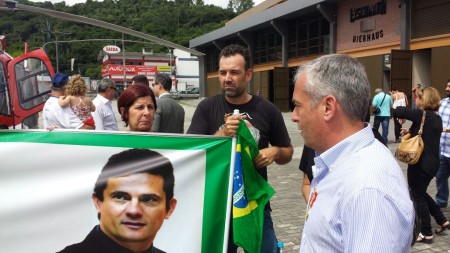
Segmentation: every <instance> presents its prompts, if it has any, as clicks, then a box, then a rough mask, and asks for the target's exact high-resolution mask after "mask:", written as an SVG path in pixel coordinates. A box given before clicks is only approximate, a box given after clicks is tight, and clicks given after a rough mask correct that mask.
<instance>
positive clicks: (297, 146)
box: [113, 99, 450, 253]
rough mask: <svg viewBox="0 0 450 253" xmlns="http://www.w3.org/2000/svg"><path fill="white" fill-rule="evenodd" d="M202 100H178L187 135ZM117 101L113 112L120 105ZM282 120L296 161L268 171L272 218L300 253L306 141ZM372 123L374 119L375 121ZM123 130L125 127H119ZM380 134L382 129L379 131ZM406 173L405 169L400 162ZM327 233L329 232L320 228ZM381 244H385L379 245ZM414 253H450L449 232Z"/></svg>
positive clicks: (392, 145) (287, 245)
mask: <svg viewBox="0 0 450 253" xmlns="http://www.w3.org/2000/svg"><path fill="white" fill-rule="evenodd" d="M199 101H201V99H190V100H179V103H180V104H181V105H183V107H184V108H185V112H186V117H185V131H186V130H187V129H188V127H189V125H190V122H191V120H192V114H193V113H194V110H195V108H196V106H197V104H198V102H199ZM115 102H116V101H114V105H113V108H114V109H116V108H117V105H116V104H115ZM283 117H284V119H285V122H286V126H287V128H288V132H289V135H290V137H291V140H292V144H293V146H294V157H293V159H292V161H291V162H290V163H289V164H287V165H283V166H278V165H271V166H270V167H269V170H268V171H269V183H270V184H271V185H272V186H273V187H274V188H275V190H276V192H277V193H276V195H275V196H274V197H272V199H271V203H272V208H273V211H272V217H273V222H274V227H275V231H276V234H277V237H278V239H279V240H281V241H283V242H284V245H285V248H284V251H283V253H290V252H298V250H299V248H300V246H299V245H300V238H301V232H302V230H303V225H304V217H305V207H306V203H305V201H304V200H303V197H302V195H301V185H302V179H303V174H302V172H301V171H299V170H298V165H299V162H300V156H301V153H302V147H303V139H302V137H300V134H299V132H298V130H297V126H296V125H295V124H294V123H293V122H292V121H291V120H290V113H283ZM117 120H118V121H120V115H119V114H117ZM371 122H373V119H372V121H371ZM119 125H120V128H121V129H122V130H126V128H124V127H123V123H122V122H120V123H119ZM393 125H394V124H393V123H392V121H391V124H390V130H389V143H388V147H389V149H390V150H391V151H392V153H394V152H395V149H396V148H397V146H398V144H396V143H393V140H394V129H393ZM380 131H381V128H380ZM399 164H400V166H401V167H402V169H403V172H404V173H406V165H405V164H404V163H401V162H399ZM428 192H429V193H430V195H431V196H432V197H433V198H434V195H435V194H436V187H435V181H434V180H433V181H432V182H431V184H430V186H429V188H428ZM442 210H443V211H444V215H445V216H446V217H447V218H449V219H450V208H445V209H442ZM432 226H433V228H435V227H436V226H437V224H436V223H435V222H434V221H432ZM318 229H326V228H318ZM380 243H382V242H380ZM411 252H448V253H450V231H449V230H447V232H444V233H443V235H435V237H434V242H433V243H432V244H416V245H415V246H414V247H413V248H412V249H411Z"/></svg>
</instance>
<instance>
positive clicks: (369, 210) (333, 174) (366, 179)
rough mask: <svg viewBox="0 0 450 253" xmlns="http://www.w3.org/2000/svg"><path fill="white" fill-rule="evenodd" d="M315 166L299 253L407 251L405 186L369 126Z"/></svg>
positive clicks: (409, 221) (410, 215)
mask: <svg viewBox="0 0 450 253" xmlns="http://www.w3.org/2000/svg"><path fill="white" fill-rule="evenodd" d="M314 162H315V167H316V168H315V177H314V179H313V181H312V182H311V192H310V198H309V199H310V200H309V203H308V209H309V212H308V211H307V220H306V222H305V226H304V229H303V234H302V241H301V247H300V252H308V253H310V252H320V253H323V252H358V253H361V252H363V253H364V252H377V253H382V252H392V253H394V252H395V253H401V252H410V245H411V240H412V232H413V225H414V208H413V203H412V201H411V200H410V196H409V192H408V186H407V184H406V180H405V177H404V175H403V173H402V170H401V169H400V166H399V165H398V163H397V161H395V160H394V157H393V156H392V154H391V152H390V151H389V149H388V148H386V147H385V146H384V145H383V144H381V143H380V142H379V141H376V140H375V138H374V136H373V133H372V129H371V128H370V126H369V125H367V126H366V127H365V128H364V129H362V130H361V131H359V132H357V133H355V134H353V135H351V136H350V137H348V138H346V139H344V140H343V141H341V142H339V143H338V144H336V145H335V146H333V147H332V148H330V149H328V150H327V151H325V152H324V153H322V154H318V156H316V157H315V158H314Z"/></svg>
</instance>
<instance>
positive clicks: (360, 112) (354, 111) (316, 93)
mask: <svg viewBox="0 0 450 253" xmlns="http://www.w3.org/2000/svg"><path fill="white" fill-rule="evenodd" d="M302 75H305V79H306V83H305V91H306V93H307V94H308V96H309V98H310V99H311V106H312V107H316V106H317V105H318V104H319V102H320V101H321V100H322V99H323V98H324V97H325V96H328V95H332V96H334V97H335V98H336V100H337V101H338V103H339V104H340V105H341V106H342V110H343V111H344V113H345V114H346V115H347V116H348V117H349V118H351V119H353V120H362V121H364V118H365V116H366V113H367V110H368V107H369V97H370V85H369V81H368V79H367V75H366V71H365V69H364V66H363V65H362V64H361V63H360V62H358V61H357V60H356V59H354V58H352V57H350V56H348V55H343V54H329V55H324V56H322V57H319V58H317V59H315V60H313V61H310V62H308V63H306V64H304V65H301V66H300V67H299V68H298V71H297V73H296V74H295V77H294V82H295V81H297V79H299V78H300V76H302Z"/></svg>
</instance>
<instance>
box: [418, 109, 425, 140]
mask: <svg viewBox="0 0 450 253" xmlns="http://www.w3.org/2000/svg"><path fill="white" fill-rule="evenodd" d="M425 115H426V112H425V110H423V116H422V123H420V129H419V133H417V135H419V136H422V130H423V123H425Z"/></svg>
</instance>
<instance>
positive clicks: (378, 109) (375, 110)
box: [372, 94, 386, 114]
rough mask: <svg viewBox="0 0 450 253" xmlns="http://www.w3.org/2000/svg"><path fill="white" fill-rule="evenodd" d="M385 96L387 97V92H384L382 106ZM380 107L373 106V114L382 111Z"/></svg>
mask: <svg viewBox="0 0 450 253" xmlns="http://www.w3.org/2000/svg"><path fill="white" fill-rule="evenodd" d="M385 98H386V94H384V97H383V100H381V104H380V107H381V105H383V102H384V99H385ZM380 107H378V106H375V108H373V110H372V112H373V114H378V113H380V112H381V110H380Z"/></svg>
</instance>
